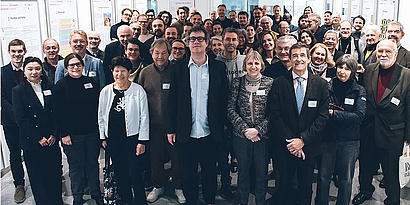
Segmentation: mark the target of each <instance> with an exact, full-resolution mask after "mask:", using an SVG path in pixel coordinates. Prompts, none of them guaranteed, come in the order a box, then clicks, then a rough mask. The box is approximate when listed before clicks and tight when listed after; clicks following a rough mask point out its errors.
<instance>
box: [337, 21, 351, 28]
mask: <svg viewBox="0 0 410 205" xmlns="http://www.w3.org/2000/svg"><path fill="white" fill-rule="evenodd" d="M344 22H347V23H349V25H350V28H352V27H353V25H352V23H351V22H350V21H348V20H343V21H341V22H340V26H342V24H343V23H344Z"/></svg>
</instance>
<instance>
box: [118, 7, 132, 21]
mask: <svg viewBox="0 0 410 205" xmlns="http://www.w3.org/2000/svg"><path fill="white" fill-rule="evenodd" d="M131 17H132V12H131V11H130V10H128V9H127V10H125V11H124V13H123V14H121V20H122V21H124V22H126V23H128V22H130V20H131Z"/></svg>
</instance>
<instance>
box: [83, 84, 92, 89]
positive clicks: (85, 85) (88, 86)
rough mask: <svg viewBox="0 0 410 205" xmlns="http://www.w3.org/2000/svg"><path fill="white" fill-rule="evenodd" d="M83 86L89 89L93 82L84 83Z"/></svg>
mask: <svg viewBox="0 0 410 205" xmlns="http://www.w3.org/2000/svg"><path fill="white" fill-rule="evenodd" d="M84 88H85V89H91V88H93V84H91V83H86V84H84Z"/></svg>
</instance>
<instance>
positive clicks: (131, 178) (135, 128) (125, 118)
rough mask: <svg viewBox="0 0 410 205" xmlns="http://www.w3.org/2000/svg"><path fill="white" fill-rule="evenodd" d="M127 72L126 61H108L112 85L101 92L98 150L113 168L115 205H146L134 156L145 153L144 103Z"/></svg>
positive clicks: (142, 94)
mask: <svg viewBox="0 0 410 205" xmlns="http://www.w3.org/2000/svg"><path fill="white" fill-rule="evenodd" d="M131 69H132V64H131V61H130V60H129V59H127V58H124V57H115V58H114V59H113V60H112V62H111V71H112V74H113V77H114V83H112V84H109V85H107V86H105V87H104V88H103V89H102V90H101V94H100V101H99V106H98V125H99V128H100V139H102V140H103V142H102V146H103V147H104V148H106V149H107V152H108V153H109V155H110V156H111V160H112V162H113V164H114V165H115V168H116V169H115V171H116V173H115V175H116V177H117V178H116V179H117V187H118V194H119V195H120V197H121V201H120V202H118V203H119V204H133V203H135V204H147V202H146V200H145V191H144V183H143V181H142V176H141V174H140V173H139V172H138V167H137V164H138V162H137V156H139V155H141V154H143V153H144V152H145V143H146V142H147V141H148V140H149V116H148V101H147V95H146V93H145V91H144V89H143V88H142V87H141V86H140V85H138V84H136V83H133V82H131V81H130V80H129V77H130V73H131ZM131 187H132V188H133V190H134V191H132V190H131ZM132 193H134V197H133V195H132ZM133 198H134V199H133Z"/></svg>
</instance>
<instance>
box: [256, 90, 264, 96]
mask: <svg viewBox="0 0 410 205" xmlns="http://www.w3.org/2000/svg"><path fill="white" fill-rule="evenodd" d="M256 95H265V90H257V91H256Z"/></svg>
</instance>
